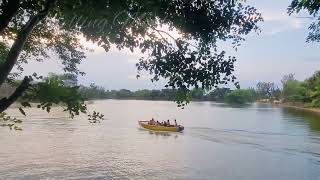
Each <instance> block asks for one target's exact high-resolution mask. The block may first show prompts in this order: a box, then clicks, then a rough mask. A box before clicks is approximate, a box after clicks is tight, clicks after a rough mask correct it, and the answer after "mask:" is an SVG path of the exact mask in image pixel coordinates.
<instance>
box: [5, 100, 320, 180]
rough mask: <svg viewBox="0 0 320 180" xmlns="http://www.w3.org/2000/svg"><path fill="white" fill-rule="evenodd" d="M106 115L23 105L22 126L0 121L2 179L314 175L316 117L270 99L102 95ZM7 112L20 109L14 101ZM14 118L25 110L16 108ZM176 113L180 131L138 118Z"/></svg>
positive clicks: (318, 158) (319, 129)
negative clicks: (92, 117)
mask: <svg viewBox="0 0 320 180" xmlns="http://www.w3.org/2000/svg"><path fill="white" fill-rule="evenodd" d="M90 109H95V110H97V111H99V112H103V113H104V114H105V116H106V120H105V121H103V122H102V123H101V124H97V125H91V124H89V123H88V121H87V120H86V117H85V116H82V117H78V118H77V119H74V120H71V119H69V118H68V116H67V115H66V114H64V113H62V112H61V109H60V108H56V109H54V110H53V113H51V114H47V113H45V112H43V111H40V110H37V109H29V110H27V114H28V116H27V117H26V118H25V119H24V122H23V128H24V130H23V131H22V132H15V131H10V130H8V129H6V128H1V129H0V144H1V148H0V162H1V164H0V179H17V178H26V179H47V178H49V179H50V178H53V179H81V178H84V179H255V180H256V179H266V180H269V179H297V180H302V179H312V180H319V177H320V170H319V169H320V118H319V117H318V116H317V115H313V114H310V113H306V112H301V111H297V110H292V109H285V108H280V107H272V106H270V105H259V104H254V105H250V106H228V105H225V104H219V103H211V102H194V103H191V104H190V105H189V106H187V108H186V109H185V110H182V109H179V108H177V107H176V105H175V104H174V103H172V102H164V101H157V102H155V101H123V100H106V101H96V102H95V103H93V104H90ZM9 113H10V114H13V115H18V111H17V110H16V109H11V110H10V111H9ZM18 116H19V117H20V118H24V117H22V116H20V115H18ZM151 117H153V118H155V119H157V120H166V119H168V118H170V119H174V118H176V119H177V120H178V122H179V123H181V124H183V125H184V126H185V131H184V132H183V133H167V132H152V131H148V130H144V129H142V128H140V127H138V123H137V121H138V120H148V119H150V118H151Z"/></svg>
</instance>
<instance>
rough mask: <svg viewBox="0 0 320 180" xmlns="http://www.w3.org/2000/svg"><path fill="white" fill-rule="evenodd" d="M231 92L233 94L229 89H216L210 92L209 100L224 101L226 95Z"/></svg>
mask: <svg viewBox="0 0 320 180" xmlns="http://www.w3.org/2000/svg"><path fill="white" fill-rule="evenodd" d="M229 92H231V90H230V89H229V88H216V89H214V90H213V91H211V92H209V94H208V95H207V98H208V100H209V101H218V102H220V101H224V98H225V95H226V94H227V93H229Z"/></svg>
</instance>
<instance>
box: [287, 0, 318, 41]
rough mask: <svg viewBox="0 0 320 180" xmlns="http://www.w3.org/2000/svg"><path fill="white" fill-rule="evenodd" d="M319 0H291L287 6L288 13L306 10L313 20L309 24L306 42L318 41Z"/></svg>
mask: <svg viewBox="0 0 320 180" xmlns="http://www.w3.org/2000/svg"><path fill="white" fill-rule="evenodd" d="M319 9H320V1H318V0H293V1H292V2H291V4H290V6H289V7H288V13H289V14H290V15H291V14H293V13H299V12H300V11H302V10H306V11H307V12H308V13H309V15H311V17H313V19H314V21H313V22H312V23H311V25H310V26H309V30H310V32H309V34H308V37H307V42H312V41H313V42H320V17H319Z"/></svg>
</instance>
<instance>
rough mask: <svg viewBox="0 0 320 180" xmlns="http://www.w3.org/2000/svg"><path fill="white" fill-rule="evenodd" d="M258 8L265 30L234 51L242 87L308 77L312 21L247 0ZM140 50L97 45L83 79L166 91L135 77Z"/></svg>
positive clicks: (313, 61)
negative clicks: (291, 75) (288, 77)
mask: <svg viewBox="0 0 320 180" xmlns="http://www.w3.org/2000/svg"><path fill="white" fill-rule="evenodd" d="M247 3H249V4H251V5H253V6H254V7H256V8H257V9H258V10H259V11H260V12H261V13H262V15H263V17H264V19H265V21H264V22H263V23H261V24H260V27H261V30H262V33H261V34H259V35H257V34H255V33H252V34H250V35H249V36H247V37H246V41H245V42H244V43H243V44H242V46H241V47H240V48H239V50H238V51H237V52H232V49H231V48H230V47H226V49H227V50H229V52H231V53H232V54H234V55H235V56H236V57H237V59H238V60H237V62H236V71H235V75H236V76H237V78H238V81H240V85H241V86H242V87H250V86H254V85H255V84H256V83H257V82H258V81H270V82H275V83H276V84H279V85H280V80H281V77H282V76H283V75H285V74H288V73H295V75H296V78H297V79H300V80H303V79H305V78H307V77H309V76H310V75H312V74H313V73H314V72H315V71H316V70H320V66H319V65H320V64H319V62H320V53H319V52H320V51H319V50H320V43H306V42H305V39H306V36H307V33H308V29H307V28H308V25H309V24H310V22H311V20H309V19H302V18H297V17H296V16H293V17H289V16H288V15H287V14H286V8H287V6H288V5H289V4H290V0H281V1H279V0H247ZM139 57H140V55H139V54H134V53H130V52H129V51H121V52H120V51H117V50H112V51H110V52H108V53H106V52H104V51H103V50H102V49H96V51H95V52H93V53H89V54H88V57H87V59H86V60H85V61H84V62H83V63H82V64H81V65H80V69H81V70H82V71H84V72H86V73H87V74H86V75H85V76H84V77H81V78H80V82H81V83H82V84H85V85H89V84H90V83H92V82H94V83H96V84H97V85H100V86H103V87H105V88H106V89H121V88H126V89H131V90H136V89H144V88H147V89H153V88H156V89H161V88H163V86H164V83H163V82H156V83H151V82H150V80H149V79H148V78H141V79H139V80H137V79H135V75H136V68H135V62H137V60H138V59H139ZM25 70H26V73H32V72H39V73H40V74H43V75H45V74H47V73H48V72H56V73H57V72H62V71H61V67H59V65H58V62H57V60H50V63H48V64H44V63H43V64H35V63H30V64H29V65H26V67H25Z"/></svg>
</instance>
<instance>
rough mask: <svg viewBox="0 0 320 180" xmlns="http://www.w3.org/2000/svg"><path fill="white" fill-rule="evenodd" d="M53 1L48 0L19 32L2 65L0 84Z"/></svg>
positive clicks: (0, 67) (0, 68)
mask: <svg viewBox="0 0 320 180" xmlns="http://www.w3.org/2000/svg"><path fill="white" fill-rule="evenodd" d="M53 2H54V0H47V1H46V3H45V7H44V9H43V10H42V11H41V12H39V13H38V14H36V15H34V16H32V17H31V18H30V19H29V21H28V22H27V23H26V24H25V25H24V26H23V27H22V29H21V30H20V32H19V33H18V36H17V39H16V40H15V41H14V43H13V45H12V46H11V49H10V51H9V53H8V56H7V58H6V59H5V62H4V63H3V64H2V65H1V66H0V85H1V84H2V83H3V82H4V81H5V80H6V79H7V77H8V75H9V73H10V72H11V70H12V68H13V66H14V65H15V63H16V62H17V59H18V57H19V55H20V53H21V51H22V49H23V46H24V44H25V42H26V41H27V38H28V36H29V34H30V33H31V32H32V30H33V28H34V27H35V26H36V25H37V24H38V23H39V22H40V21H41V20H42V19H44V18H45V17H46V16H47V14H48V12H49V8H50V6H51V4H52V3H53Z"/></svg>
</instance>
